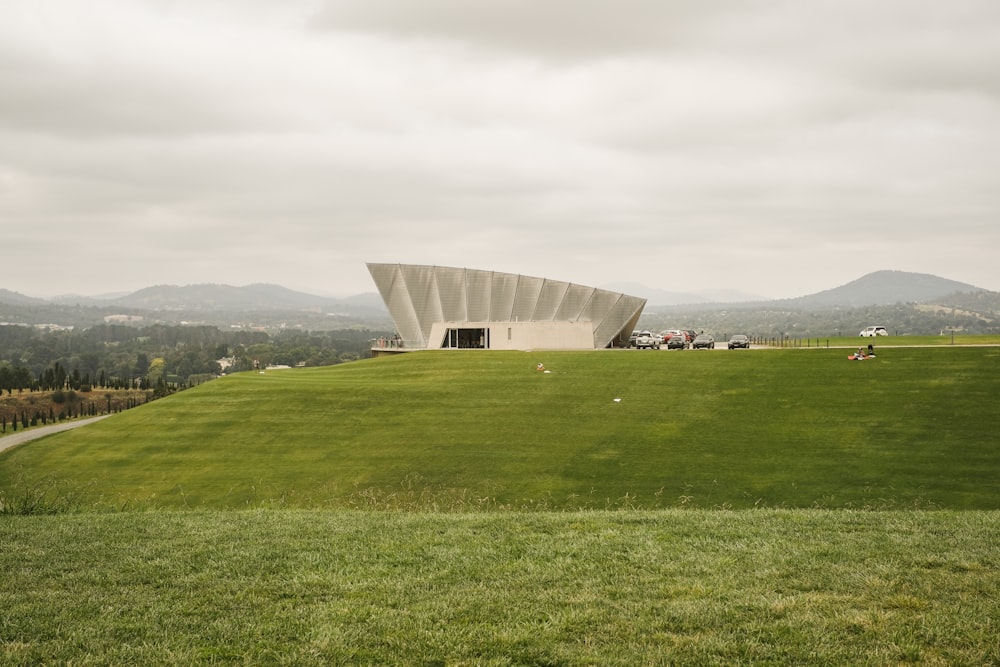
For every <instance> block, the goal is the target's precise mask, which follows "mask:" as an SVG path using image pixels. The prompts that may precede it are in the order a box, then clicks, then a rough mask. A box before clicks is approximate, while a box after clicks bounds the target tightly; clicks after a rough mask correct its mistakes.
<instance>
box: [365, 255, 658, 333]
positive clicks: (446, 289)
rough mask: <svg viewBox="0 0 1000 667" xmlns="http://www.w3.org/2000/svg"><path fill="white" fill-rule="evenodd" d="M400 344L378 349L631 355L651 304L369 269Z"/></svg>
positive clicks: (583, 290)
mask: <svg viewBox="0 0 1000 667" xmlns="http://www.w3.org/2000/svg"><path fill="white" fill-rule="evenodd" d="M368 271H369V273H371V276H372V279H373V280H374V281H375V285H376V286H377V287H378V291H379V293H380V294H381V295H382V300H383V301H385V305H386V308H388V309H389V315H390V316H391V317H392V319H393V322H394V323H395V325H396V330H397V331H398V334H399V338H398V339H394V340H384V341H377V343H376V348H380V349H385V350H386V351H396V350H398V349H403V350H413V349H421V350H424V349H442V348H444V349H488V350H538V349H550V350H552V349H562V350H585V349H600V348H607V347H625V346H626V344H627V343H628V338H629V334H631V333H632V330H633V329H634V328H635V325H636V322H637V321H638V320H639V316H640V315H641V314H642V309H643V308H644V307H645V305H646V300H645V299H642V298H639V297H634V296H628V295H625V294H618V293H616V292H610V291H608V290H602V289H597V288H595V287H585V286H583V285H575V284H573V283H567V282H563V281H559V280H550V279H548V278H536V277H533V276H522V275H516V274H513V273H500V272H498V271H482V270H476V269H461V268H454V267H446V266H427V265H417V264H374V263H369V264H368Z"/></svg>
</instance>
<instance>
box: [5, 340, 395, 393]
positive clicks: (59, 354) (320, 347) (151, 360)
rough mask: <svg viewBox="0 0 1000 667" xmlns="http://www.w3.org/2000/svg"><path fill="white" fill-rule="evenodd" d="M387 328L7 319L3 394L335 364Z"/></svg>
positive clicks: (165, 385)
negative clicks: (30, 323)
mask: <svg viewBox="0 0 1000 667" xmlns="http://www.w3.org/2000/svg"><path fill="white" fill-rule="evenodd" d="M383 335H387V332H385V331H373V330H366V329H350V330H340V331H322V332H307V331H286V332H280V333H277V334H268V333H266V332H261V331H246V330H238V331H235V330H234V331H224V330H220V329H218V328H217V327H213V326H185V325H168V324H155V325H151V326H147V327H134V326H128V325H123V324H101V325H97V326H93V327H90V328H87V329H82V330H77V329H72V330H56V331H52V330H48V329H36V328H32V327H25V326H18V325H0V393H2V392H7V394H11V393H12V392H14V391H18V392H22V391H26V390H27V391H34V390H38V391H44V390H72V391H89V390H90V389H92V388H108V389H149V390H154V391H161V392H162V391H166V390H168V389H176V388H185V387H188V386H193V385H195V384H199V383H200V382H203V381H205V380H207V379H209V378H212V377H215V376H217V375H219V374H221V373H223V372H230V373H231V372H238V371H245V370H250V369H252V368H256V367H265V366H269V365H276V364H282V365H288V366H328V365H332V364H339V363H343V362H345V361H353V360H355V359H360V358H363V357H365V356H367V355H368V354H369V349H370V341H371V340H372V339H373V338H377V337H379V336H383Z"/></svg>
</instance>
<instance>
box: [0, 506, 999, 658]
mask: <svg viewBox="0 0 1000 667" xmlns="http://www.w3.org/2000/svg"><path fill="white" fill-rule="evenodd" d="M998 532H1000V512H951V511H933V512H924V511H912V510H909V511H885V512H870V511H857V510H838V511H828V510H744V511H738V512H734V511H717V510H679V509H675V510H658V511H639V510H620V511H613V512H605V511H589V512H565V513H559V512H492V513H469V514H461V513H454V514H444V513H418V512H352V511H315V510H312V511H296V510H253V511H207V512H197V511H187V512H165V511H161V512H124V513H95V512H90V513H83V514H66V515H60V516H27V517H25V516H13V517H0V545H2V547H3V548H2V549H0V664H3V665H26V666H27V665H31V666H34V665H42V664H60V665H62V664H74V665H76V664H80V665H160V664H176V665H193V664H242V665H396V664H399V665H602V666H614V665H622V666H629V667H631V666H632V665H668V664H683V665H739V664H744V665H748V664H754V665H761V664H766V665H899V664H921V665H995V664H998V662H1000V633H998V632H997V627H996V624H997V614H998V611H1000V604H998V602H997V600H1000V554H998V545H997V535H998Z"/></svg>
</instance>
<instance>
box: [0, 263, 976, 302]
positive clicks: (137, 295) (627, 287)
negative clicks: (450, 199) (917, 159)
mask: <svg viewBox="0 0 1000 667" xmlns="http://www.w3.org/2000/svg"><path fill="white" fill-rule="evenodd" d="M603 289H608V290H612V291H617V292H622V293H625V294H630V295H633V296H638V297H642V298H644V299H646V300H647V307H656V306H671V305H688V304H719V305H725V304H736V303H740V304H744V305H750V304H764V303H773V304H780V305H781V306H783V307H788V308H793V307H794V308H836V307H858V306H868V305H891V304H896V303H928V302H933V301H935V300H937V299H940V298H942V297H945V296H948V295H951V294H955V293H971V292H982V291H987V290H983V289H982V288H979V287H976V286H975V285H970V284H968V283H962V282H958V281H955V280H949V279H947V278H941V277H938V276H934V275H930V274H926V273H912V272H907V271H889V270H885V271H875V272H873V273H869V274H867V275H865V276H862V277H861V278H858V279H857V280H854V281H851V282H849V283H847V284H845V285H841V286H839V287H834V288H831V289H828V290H824V291H822V292H817V293H815V294H810V295H805V296H800V297H795V298H791V299H780V300H771V299H768V298H767V297H763V296H760V295H755V294H749V293H746V292H741V291H739V290H706V291H703V292H678V291H670V290H664V289H661V288H655V287H649V286H647V285H642V284H639V283H615V284H609V285H605V286H603ZM0 303H10V304H24V305H40V304H45V303H57V304H61V305H79V306H88V305H89V306H118V307H124V308H138V309H145V310H180V309H183V310H227V311H254V310H304V309H317V308H318V309H330V308H339V307H343V306H350V307H353V308H363V309H371V308H375V309H380V310H383V311H384V309H385V308H384V304H383V303H382V299H381V297H379V295H378V294H377V293H376V292H366V293H363V294H358V295H355V296H352V297H346V298H332V297H324V296H317V295H315V294H308V293H305V292H298V291H295V290H291V289H288V288H286V287H282V286H280V285H273V284H266V283H255V284H251V285H245V286H242V287H235V286H232V285H222V284H214V283H203V284H192V285H181V286H178V285H154V286H151V287H146V288H143V289H141V290H138V291H136V292H132V293H129V294H123V295H111V296H104V297H99V296H98V297H95V296H78V295H66V296H59V297H54V298H52V299H48V300H46V299H38V298H34V297H29V296H24V295H22V294H19V293H17V292H11V291H9V290H6V289H2V288H0Z"/></svg>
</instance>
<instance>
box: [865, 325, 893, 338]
mask: <svg viewBox="0 0 1000 667" xmlns="http://www.w3.org/2000/svg"><path fill="white" fill-rule="evenodd" d="M858 335H859V336H863V337H865V338H869V337H871V336H888V335H889V332H888V331H886V330H885V327H865V328H864V329H862V330H861V333H860V334H858Z"/></svg>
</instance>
